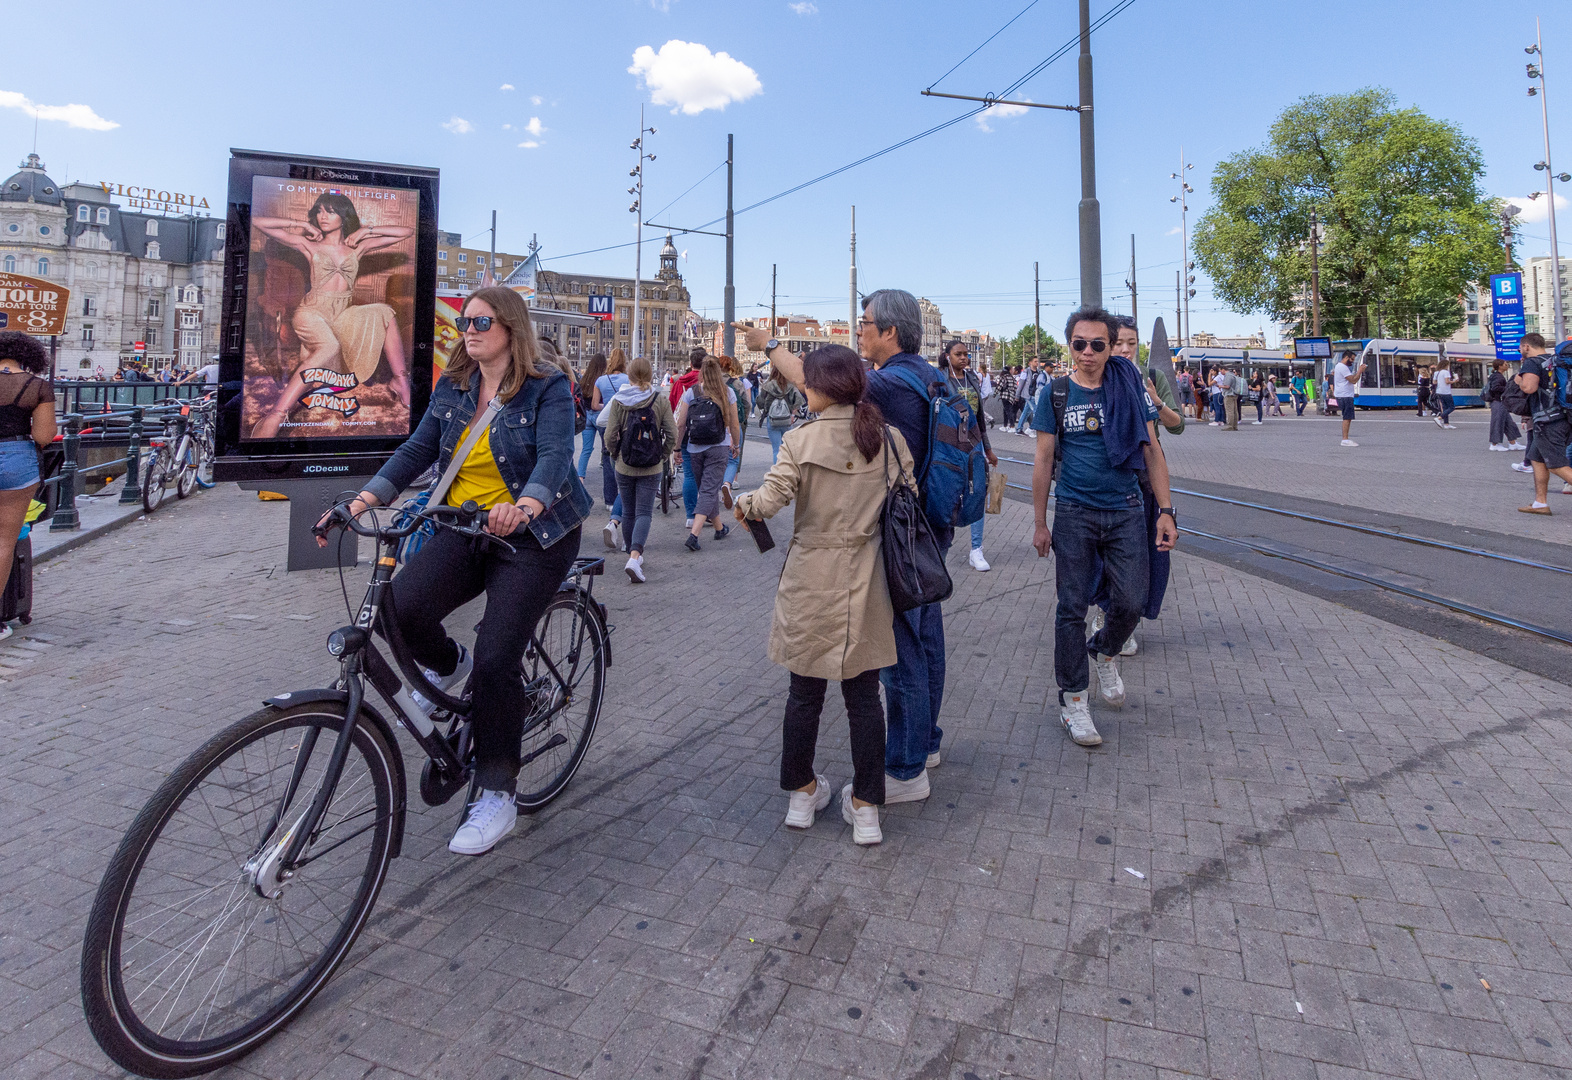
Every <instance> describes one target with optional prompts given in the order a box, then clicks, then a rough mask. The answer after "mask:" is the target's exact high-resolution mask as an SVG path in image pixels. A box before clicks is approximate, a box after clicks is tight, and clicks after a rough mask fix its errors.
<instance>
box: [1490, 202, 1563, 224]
mask: <svg viewBox="0 0 1572 1080" xmlns="http://www.w3.org/2000/svg"><path fill="white" fill-rule="evenodd" d="M1504 200H1505V201H1506V202H1508V203H1510V204H1512V205H1513V206H1515V207H1517V208H1518V210H1520V211H1521V213H1519V214H1518V215H1517V217H1516V218H1514V219H1513V220H1515V221H1517V222H1518V223H1519V224H1521V225H1536V224H1538V223H1539V222H1541V221H1545V220H1547V219H1548V218H1549V217H1550V202H1549V200H1548V199H1546V198H1545V197H1544V195H1540V196H1539V198H1537V199H1530V198H1529V197H1528V196H1527V195H1507V196H1504ZM1567 206H1568V203H1567V200H1566V199H1565V198H1564V197H1563V196H1560V195H1557V196H1556V213H1557V214H1560V213H1562V212H1563V211H1565V210H1566V208H1567Z"/></svg>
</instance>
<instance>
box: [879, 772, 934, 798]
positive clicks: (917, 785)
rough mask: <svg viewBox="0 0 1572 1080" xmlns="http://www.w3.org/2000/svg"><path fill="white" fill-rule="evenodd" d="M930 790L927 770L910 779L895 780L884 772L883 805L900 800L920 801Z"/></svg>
mask: <svg viewBox="0 0 1572 1080" xmlns="http://www.w3.org/2000/svg"><path fill="white" fill-rule="evenodd" d="M931 793H932V790H931V789H930V788H929V787H928V770H927V769H926V768H925V769H923V771H922V772H920V773H918V774H917V775H916V776H914V777H912V778H911V779H910V780H897V779H895V777H893V776H891V775H890V774H889V773H885V774H884V805H885V806H889V805H890V804H891V803H902V802H922V801H923V800H924V799H926V798H927V797H928V796H929V795H930V794H931Z"/></svg>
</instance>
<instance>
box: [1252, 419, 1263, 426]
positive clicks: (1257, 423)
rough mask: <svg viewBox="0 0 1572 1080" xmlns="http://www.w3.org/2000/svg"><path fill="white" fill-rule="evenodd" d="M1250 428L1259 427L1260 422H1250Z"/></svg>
mask: <svg viewBox="0 0 1572 1080" xmlns="http://www.w3.org/2000/svg"><path fill="white" fill-rule="evenodd" d="M1250 426H1251V427H1260V426H1261V421H1259V420H1252V421H1250Z"/></svg>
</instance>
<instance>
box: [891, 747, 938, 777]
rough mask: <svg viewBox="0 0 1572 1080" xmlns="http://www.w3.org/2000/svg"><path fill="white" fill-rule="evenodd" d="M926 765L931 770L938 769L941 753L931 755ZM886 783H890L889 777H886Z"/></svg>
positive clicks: (936, 752) (935, 752)
mask: <svg viewBox="0 0 1572 1080" xmlns="http://www.w3.org/2000/svg"><path fill="white" fill-rule="evenodd" d="M926 764H927V767H928V768H930V769H937V768H938V767H939V765H940V759H939V751H937V750H935V751H934V752H933V753H931V754H929V755H928V761H927V763H926ZM885 783H886V784H888V783H889V777H885Z"/></svg>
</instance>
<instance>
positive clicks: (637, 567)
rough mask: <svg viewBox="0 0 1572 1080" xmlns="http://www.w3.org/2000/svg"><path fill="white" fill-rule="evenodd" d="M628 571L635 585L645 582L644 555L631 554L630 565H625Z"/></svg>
mask: <svg viewBox="0 0 1572 1080" xmlns="http://www.w3.org/2000/svg"><path fill="white" fill-rule="evenodd" d="M623 569H624V570H626V571H627V572H628V580H629V581H631V582H633V584H635V585H642V584H644V556H643V555H629V556H628V565H627V566H624V567H623Z"/></svg>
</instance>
